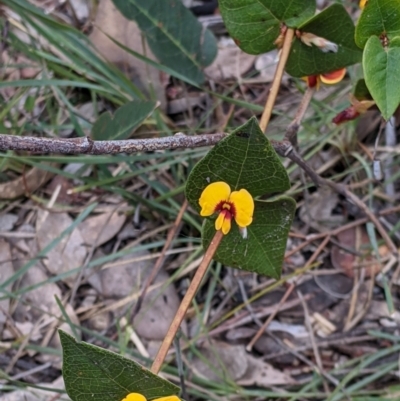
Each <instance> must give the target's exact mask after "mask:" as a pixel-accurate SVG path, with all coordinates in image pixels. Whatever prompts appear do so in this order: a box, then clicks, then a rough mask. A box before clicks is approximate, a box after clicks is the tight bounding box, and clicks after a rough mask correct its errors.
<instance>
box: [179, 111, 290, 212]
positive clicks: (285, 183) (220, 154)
mask: <svg viewBox="0 0 400 401" xmlns="http://www.w3.org/2000/svg"><path fill="white" fill-rule="evenodd" d="M215 181H224V182H226V183H228V184H229V185H230V187H231V190H232V191H236V190H240V189H242V188H245V189H247V191H249V192H250V194H251V195H252V196H253V197H256V196H260V195H264V194H266V193H271V192H282V191H285V190H287V189H289V188H290V182H289V177H288V175H287V172H286V170H285V168H284V167H283V166H282V163H281V161H280V160H279V157H278V156H277V154H276V153H275V150H274V148H273V147H272V146H271V144H270V143H269V141H268V139H267V138H266V136H265V135H264V134H263V133H262V131H261V129H260V127H259V125H258V122H257V119H256V118H255V117H252V118H251V119H250V120H249V121H248V122H247V123H245V124H244V125H242V126H241V127H239V128H237V129H236V130H235V131H233V132H232V133H231V134H230V135H229V136H227V137H226V138H225V139H223V140H222V141H221V142H219V143H218V144H217V145H215V147H214V148H213V149H212V150H211V151H210V152H208V154H207V155H206V156H205V157H204V159H202V160H201V161H200V162H199V163H197V165H196V166H195V167H194V168H193V170H192V172H191V173H190V175H189V178H188V181H187V183H186V197H187V199H188V201H189V203H190V204H191V205H192V207H193V208H194V209H196V210H197V211H200V206H199V203H198V202H199V198H200V195H201V193H202V191H203V189H204V188H205V187H206V186H207V185H208V184H210V183H212V182H215Z"/></svg>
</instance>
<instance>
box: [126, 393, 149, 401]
mask: <svg viewBox="0 0 400 401" xmlns="http://www.w3.org/2000/svg"><path fill="white" fill-rule="evenodd" d="M122 401H147V400H146V397H145V396H144V395H142V394H139V393H130V394H128V395H127V396H126V397H125V398H124V399H123V400H122Z"/></svg>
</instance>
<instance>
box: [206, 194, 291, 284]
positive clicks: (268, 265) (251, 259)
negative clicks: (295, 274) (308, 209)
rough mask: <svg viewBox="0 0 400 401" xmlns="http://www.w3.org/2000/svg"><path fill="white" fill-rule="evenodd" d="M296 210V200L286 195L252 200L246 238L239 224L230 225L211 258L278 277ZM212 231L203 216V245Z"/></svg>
mask: <svg viewBox="0 0 400 401" xmlns="http://www.w3.org/2000/svg"><path fill="white" fill-rule="evenodd" d="M295 210H296V202H295V201H294V200H293V199H292V198H288V197H282V198H279V199H278V200H276V201H273V202H263V201H255V208H254V215H253V222H252V223H251V224H250V225H249V226H248V227H247V234H248V236H247V238H246V239H243V238H242V236H241V235H240V232H239V229H238V227H237V226H233V227H232V229H231V230H230V231H229V233H228V234H227V235H226V236H224V238H223V239H222V241H221V243H220V245H219V247H218V249H217V251H216V253H215V255H214V259H215V260H216V261H218V262H221V263H224V264H225V265H228V266H232V267H238V268H241V269H243V270H247V271H250V272H255V273H258V274H263V275H266V276H269V277H273V278H276V279H278V278H279V277H280V275H281V269H282V263H283V258H284V254H285V249H286V241H287V237H288V234H289V230H290V226H291V224H292V221H293V216H294V212H295ZM214 234H215V227H214V221H212V220H209V219H207V220H205V222H204V225H203V235H202V237H203V247H204V248H205V249H207V247H208V246H209V245H210V242H211V240H212V238H213V236H214Z"/></svg>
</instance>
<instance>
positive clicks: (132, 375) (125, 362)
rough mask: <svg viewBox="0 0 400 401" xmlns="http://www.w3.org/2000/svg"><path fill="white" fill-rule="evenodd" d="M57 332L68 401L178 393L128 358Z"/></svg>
mask: <svg viewBox="0 0 400 401" xmlns="http://www.w3.org/2000/svg"><path fill="white" fill-rule="evenodd" d="M59 334H60V339H61V344H62V347H63V377H64V381H65V389H66V391H67V393H68V395H69V396H70V398H71V400H72V401H93V400H101V401H121V400H122V399H123V398H124V397H126V396H127V395H128V394H129V393H140V394H143V395H144V396H145V397H146V398H147V399H148V400H151V399H154V398H159V397H166V396H168V395H177V394H178V393H179V387H177V386H175V385H174V384H172V383H170V382H168V381H167V380H164V379H162V378H161V377H159V376H156V375H154V374H153V373H151V372H150V371H149V370H147V369H145V368H144V367H143V366H141V365H139V364H138V363H136V362H134V361H132V360H130V359H127V358H124V357H122V356H121V355H118V354H115V353H114V352H110V351H107V350H105V349H103V348H99V347H96V346H94V345H91V344H88V343H84V342H77V341H76V340H75V339H74V338H73V337H72V336H70V335H69V334H67V333H65V332H63V331H61V330H59Z"/></svg>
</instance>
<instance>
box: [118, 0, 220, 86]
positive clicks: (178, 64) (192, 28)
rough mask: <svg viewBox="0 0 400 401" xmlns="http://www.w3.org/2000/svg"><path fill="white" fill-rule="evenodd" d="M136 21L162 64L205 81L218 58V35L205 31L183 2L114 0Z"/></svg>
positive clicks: (122, 10) (195, 80) (187, 75)
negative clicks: (206, 70)
mask: <svg viewBox="0 0 400 401" xmlns="http://www.w3.org/2000/svg"><path fill="white" fill-rule="evenodd" d="M113 2H114V4H115V6H116V7H117V8H118V9H119V10H120V11H121V13H122V14H123V15H124V16H125V17H126V18H128V19H131V20H135V21H136V22H137V24H138V25H139V28H140V29H141V31H142V32H143V33H144V35H145V37H146V40H147V43H148V44H149V46H150V49H151V50H152V52H153V53H154V55H155V56H156V57H157V58H158V60H159V61H160V62H161V63H162V64H164V65H166V66H168V67H170V68H172V69H173V70H175V71H177V72H179V73H180V74H182V75H184V76H186V77H187V78H188V79H190V80H191V81H193V82H197V83H198V84H201V83H202V82H203V81H204V74H203V72H202V68H203V67H206V66H207V65H209V64H211V63H212V61H213V60H214V58H215V56H216V54H217V44H216V40H215V38H214V35H213V34H212V33H211V32H210V31H209V30H208V29H204V28H203V26H202V24H201V23H200V22H199V21H198V20H197V19H196V18H195V16H194V15H193V14H192V13H191V12H190V11H189V10H188V9H187V8H186V7H185V6H184V5H183V4H182V1H180V0H162V1H160V0H146V1H143V0H113Z"/></svg>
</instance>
